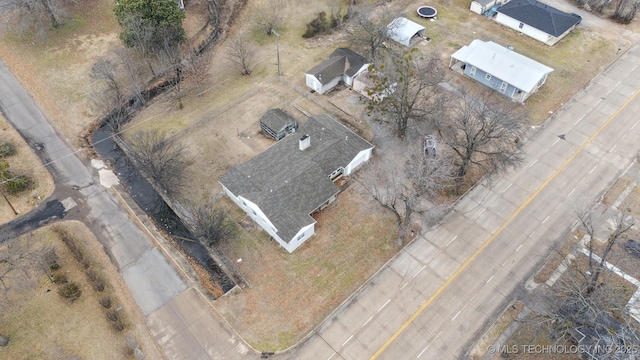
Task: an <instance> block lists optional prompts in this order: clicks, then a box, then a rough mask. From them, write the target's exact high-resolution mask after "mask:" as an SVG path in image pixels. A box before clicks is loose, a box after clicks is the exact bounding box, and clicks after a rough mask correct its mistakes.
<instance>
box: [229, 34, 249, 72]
mask: <svg viewBox="0 0 640 360" xmlns="http://www.w3.org/2000/svg"><path fill="white" fill-rule="evenodd" d="M227 56H228V59H229V62H230V63H231V64H232V65H233V66H234V67H235V68H236V70H237V71H239V72H240V73H241V74H242V75H245V76H248V75H251V71H252V68H253V65H254V61H253V58H254V56H255V46H254V44H253V43H251V41H250V40H249V36H248V35H247V34H240V35H239V36H236V37H235V38H233V39H231V40H229V50H228V52H227Z"/></svg>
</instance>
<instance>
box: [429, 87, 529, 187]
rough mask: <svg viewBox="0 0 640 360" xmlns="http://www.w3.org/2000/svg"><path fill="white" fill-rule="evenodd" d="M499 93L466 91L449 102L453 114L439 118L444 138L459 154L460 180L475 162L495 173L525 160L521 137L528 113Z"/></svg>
mask: <svg viewBox="0 0 640 360" xmlns="http://www.w3.org/2000/svg"><path fill="white" fill-rule="evenodd" d="M498 96H499V95H494V94H493V92H492V91H490V90H487V91H483V92H480V93H478V94H470V93H467V92H466V91H462V92H461V93H460V96H459V97H458V98H457V99H455V100H454V101H453V102H452V103H451V104H450V105H449V106H450V112H449V116H443V117H438V118H436V119H435V120H436V121H435V123H436V127H437V131H438V134H439V135H440V138H441V139H442V140H443V141H444V143H445V144H447V145H448V146H449V148H451V150H453V152H454V153H455V155H456V157H457V162H456V165H457V167H458V178H459V180H462V178H463V177H464V176H465V175H466V174H467V171H468V170H469V167H470V166H472V165H475V166H477V167H479V168H480V169H482V171H484V173H487V174H495V173H500V172H503V171H505V170H507V169H509V168H511V167H514V166H516V165H518V164H520V163H521V162H522V161H523V160H524V154H523V153H522V151H521V143H520V139H521V138H522V136H523V134H524V129H525V125H526V124H527V122H528V116H527V114H526V113H525V112H524V111H521V109H519V108H517V105H516V104H513V103H511V102H508V101H507V100H506V99H502V98H498Z"/></svg>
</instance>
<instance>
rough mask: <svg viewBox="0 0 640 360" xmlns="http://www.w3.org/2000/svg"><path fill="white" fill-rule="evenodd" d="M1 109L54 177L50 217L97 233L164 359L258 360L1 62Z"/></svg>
mask: <svg viewBox="0 0 640 360" xmlns="http://www.w3.org/2000/svg"><path fill="white" fill-rule="evenodd" d="M0 110H2V113H3V114H4V116H5V117H6V118H7V120H8V121H9V122H10V123H11V124H12V125H13V126H14V127H15V128H16V129H17V130H18V131H19V132H20V134H21V135H22V136H23V137H24V138H25V139H26V140H27V142H28V143H29V144H31V146H32V147H33V148H34V149H35V150H36V151H37V153H38V154H39V155H40V157H41V158H42V159H43V162H44V163H45V166H47V168H48V169H49V171H50V172H51V173H52V175H53V177H54V181H55V183H56V189H55V191H54V194H53V195H52V196H51V197H50V198H49V199H46V202H50V203H51V204H52V205H53V208H54V210H56V212H54V213H53V214H54V215H55V216H56V217H57V218H61V217H63V216H65V215H66V214H68V213H69V212H72V213H73V214H74V216H75V217H77V219H78V220H81V221H83V222H84V223H85V224H86V225H88V226H89V228H91V229H92V231H93V232H94V233H95V234H96V236H97V237H98V239H99V240H100V241H101V242H102V244H103V246H104V248H105V250H106V251H107V253H108V254H109V256H110V257H111V259H112V261H113V262H114V263H115V264H116V266H117V267H118V269H119V271H120V272H121V273H122V276H123V278H124V280H125V282H126V284H127V286H128V287H129V290H130V291H131V293H132V295H133V298H134V299H135V301H136V303H137V305H138V306H139V307H140V309H141V310H142V312H143V313H144V315H145V316H146V318H147V323H148V324H147V325H148V326H149V330H150V332H151V334H152V335H153V336H154V337H155V338H156V341H157V342H158V343H159V344H160V345H161V346H162V348H163V350H164V354H165V356H166V357H167V358H170V359H209V358H224V359H239V358H244V357H245V356H246V355H248V354H250V356H251V357H253V358H255V357H257V353H256V352H253V351H250V349H249V348H248V347H247V346H246V345H245V344H244V343H243V341H242V340H241V339H240V338H239V337H238V336H237V335H236V334H235V333H234V332H233V331H232V330H231V329H230V328H229V327H227V326H226V323H224V322H223V321H222V319H220V318H219V317H217V315H216V313H215V311H214V310H213V307H212V306H211V305H210V304H209V303H208V302H207V299H206V298H205V297H204V296H203V294H202V293H200V292H199V291H197V288H196V287H194V282H193V280H192V279H190V278H188V277H186V276H185V273H184V272H181V271H179V268H178V267H177V266H176V264H177V261H176V260H175V259H174V258H171V257H168V256H166V255H167V254H166V252H165V251H166V250H167V249H166V248H164V247H162V246H158V245H157V242H154V241H153V240H154V239H153V238H152V237H150V235H151V234H153V233H154V229H149V228H145V227H144V226H143V225H142V221H141V219H139V218H137V217H136V216H135V215H132V214H134V213H135V212H136V211H135V210H136V209H132V208H131V206H133V205H131V204H127V203H126V202H125V201H124V198H123V196H124V197H126V196H127V195H126V194H118V193H117V191H118V190H117V187H113V188H110V189H108V188H105V187H104V186H102V185H100V179H99V177H98V170H97V169H94V168H92V167H91V166H89V165H88V164H85V163H84V162H83V161H82V160H81V158H80V157H79V156H78V155H79V154H80V153H81V152H82V151H83V149H72V148H71V147H70V146H69V145H68V144H66V143H65V142H64V140H63V138H62V137H61V136H60V134H59V133H58V132H57V131H56V129H55V128H54V127H53V126H52V125H51V123H50V121H49V119H48V118H47V116H46V115H45V114H44V113H43V111H42V110H41V109H40V108H39V106H38V105H37V104H36V102H35V101H34V100H33V98H32V97H31V96H30V95H29V94H28V93H27V91H26V90H25V89H24V87H23V86H22V84H21V83H20V82H19V81H18V80H17V79H16V78H15V77H14V76H13V74H12V73H11V72H10V71H9V69H7V67H6V66H5V64H4V63H3V62H1V61H0ZM60 204H66V205H65V206H64V207H65V209H64V211H60V206H59V205H60ZM35 212H36V213H38V211H37V210H36V211H35ZM140 213H141V212H140ZM39 214H40V215H43V213H39ZM20 224H22V223H20ZM31 225H34V224H31ZM37 225H38V224H35V226H37ZM24 226H25V225H23V228H16V227H15V226H12V231H16V232H19V231H22V230H24V229H28V227H26V228H25V227H24ZM7 233H8V231H7ZM203 309H206V311H203Z"/></svg>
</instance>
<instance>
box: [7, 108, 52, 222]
mask: <svg viewBox="0 0 640 360" xmlns="http://www.w3.org/2000/svg"><path fill="white" fill-rule="evenodd" d="M0 139H5V140H9V141H10V142H11V143H12V144H14V145H15V146H16V154H15V155H12V156H9V157H6V158H5V160H6V161H7V162H8V163H9V170H11V172H12V173H14V174H27V175H29V176H30V177H31V178H32V179H33V181H34V186H33V188H32V189H31V190H28V191H25V192H23V193H20V194H17V195H10V194H7V197H8V199H9V201H10V202H11V205H12V206H13V207H14V208H15V209H16V210H17V211H18V212H19V213H21V214H24V213H27V212H29V211H30V210H31V209H33V208H34V207H36V206H38V204H40V202H41V201H42V200H44V199H45V198H46V197H47V196H49V195H50V194H51V192H52V191H53V187H54V185H53V179H52V178H51V175H50V174H49V172H48V171H47V169H46V168H44V167H43V166H42V162H41V161H40V159H39V158H38V157H37V156H36V154H34V153H33V149H31V147H30V146H29V145H28V144H27V143H26V142H25V141H24V140H23V139H22V137H21V136H20V134H18V132H17V131H16V130H15V129H14V128H13V127H12V126H11V125H10V124H9V123H8V122H7V120H6V119H5V118H4V117H3V116H2V115H1V114H0ZM15 217H16V215H15V214H14V212H13V210H12V209H11V207H10V206H9V205H8V204H7V202H6V201H5V199H4V198H2V197H0V224H3V223H5V222H8V221H10V220H12V219H14V218H15Z"/></svg>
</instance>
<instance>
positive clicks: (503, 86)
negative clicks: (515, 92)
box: [500, 81, 507, 92]
mask: <svg viewBox="0 0 640 360" xmlns="http://www.w3.org/2000/svg"><path fill="white" fill-rule="evenodd" d="M500 91H502V92H505V91H507V83H506V82H504V81H503V82H502V84H500Z"/></svg>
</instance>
